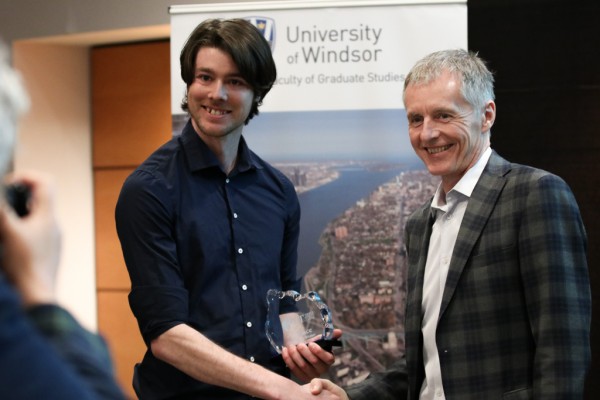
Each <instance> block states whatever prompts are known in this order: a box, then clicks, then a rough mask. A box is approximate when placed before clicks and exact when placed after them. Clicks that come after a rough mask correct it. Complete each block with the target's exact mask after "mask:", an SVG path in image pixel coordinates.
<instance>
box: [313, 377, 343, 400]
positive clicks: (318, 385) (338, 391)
mask: <svg viewBox="0 0 600 400" xmlns="http://www.w3.org/2000/svg"><path fill="white" fill-rule="evenodd" d="M304 386H305V387H308V389H309V390H310V392H311V393H312V394H313V395H314V396H322V395H329V396H334V398H335V396H337V398H339V399H340V400H349V398H348V395H347V394H346V392H345V391H344V389H342V388H341V387H339V386H338V385H336V384H335V383H333V382H331V381H330V380H327V379H313V380H312V381H310V383H309V384H306V385H304Z"/></svg>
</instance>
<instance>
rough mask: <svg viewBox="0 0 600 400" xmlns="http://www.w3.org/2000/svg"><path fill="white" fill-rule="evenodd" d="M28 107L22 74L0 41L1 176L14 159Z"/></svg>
mask: <svg viewBox="0 0 600 400" xmlns="http://www.w3.org/2000/svg"><path fill="white" fill-rule="evenodd" d="M28 108H29V97H28V96H27V93H26V91H25V88H24V86H23V84H22V81H21V75H20V74H19V73H18V72H17V71H15V70H14V69H13V68H12V67H11V66H10V63H9V53H8V49H7V48H6V46H5V45H4V44H3V43H1V42H0V178H1V177H3V176H4V174H6V172H7V170H8V167H9V164H10V162H11V160H12V155H13V150H14V146H15V137H16V134H17V123H18V119H19V117H20V116H21V115H22V114H23V113H24V112H25V111H27V109H28Z"/></svg>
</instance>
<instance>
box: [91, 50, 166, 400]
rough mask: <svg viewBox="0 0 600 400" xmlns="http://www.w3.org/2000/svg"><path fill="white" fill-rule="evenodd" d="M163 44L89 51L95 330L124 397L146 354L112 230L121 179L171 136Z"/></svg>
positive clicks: (132, 396) (132, 397) (119, 247)
mask: <svg viewBox="0 0 600 400" xmlns="http://www.w3.org/2000/svg"><path fill="white" fill-rule="evenodd" d="M169 70H170V58H169V42H168V41H158V42H146V43H135V44H121V45H114V46H109V47H99V48H93V49H92V52H91V79H92V118H93V121H92V128H93V139H92V143H93V170H94V206H95V210H94V212H95V235H96V278H97V283H96V285H97V296H98V329H99V331H100V333H101V334H102V335H103V336H104V337H105V338H106V340H107V342H108V344H109V346H110V349H111V352H112V357H113V361H114V364H115V369H116V374H117V378H118V380H119V382H120V384H121V386H122V387H123V389H124V390H125V391H126V393H127V394H128V396H129V397H130V398H131V399H135V398H136V396H135V393H134V392H133V389H132V383H131V382H132V379H133V367H134V365H135V364H136V363H138V362H140V361H141V359H142V357H143V354H144V352H145V345H144V343H143V340H142V338H141V335H140V332H139V328H138V326H137V322H136V319H135V318H134V316H133V314H132V312H131V310H130V308H129V303H128V301H127V296H128V294H129V289H130V286H131V284H130V281H129V276H128V274H127V269H126V267H125V263H124V261H123V255H122V252H121V245H120V243H119V239H118V237H117V232H116V228H115V218H114V212H115V205H116V201H117V198H118V195H119V192H120V190H121V186H122V185H123V181H124V180H125V178H126V177H127V176H128V175H129V174H130V173H131V171H132V170H133V169H134V168H135V167H136V166H138V165H139V164H140V163H141V162H142V161H143V160H144V159H145V158H146V157H148V155H149V154H150V153H151V152H152V151H154V150H155V149H156V148H158V147H159V146H160V145H162V144H163V143H165V142H166V141H168V140H169V139H170V138H171V106H170V96H171V94H170V75H169Z"/></svg>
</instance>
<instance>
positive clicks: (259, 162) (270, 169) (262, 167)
mask: <svg viewBox="0 0 600 400" xmlns="http://www.w3.org/2000/svg"><path fill="white" fill-rule="evenodd" d="M251 154H252V160H253V163H254V165H255V166H256V167H257V169H258V170H259V171H261V173H262V174H264V175H265V176H266V177H268V178H269V179H272V180H274V181H275V183H276V184H277V185H278V186H279V187H280V188H281V189H282V190H283V191H285V192H290V191H293V192H294V194H295V192H296V189H295V188H294V184H293V183H292V181H291V180H290V178H288V177H287V175H285V174H284V173H283V172H282V171H281V170H280V169H279V168H276V167H274V166H273V165H272V164H270V163H269V162H267V161H265V160H263V159H262V158H261V157H260V156H258V155H257V154H256V153H254V152H253V151H251Z"/></svg>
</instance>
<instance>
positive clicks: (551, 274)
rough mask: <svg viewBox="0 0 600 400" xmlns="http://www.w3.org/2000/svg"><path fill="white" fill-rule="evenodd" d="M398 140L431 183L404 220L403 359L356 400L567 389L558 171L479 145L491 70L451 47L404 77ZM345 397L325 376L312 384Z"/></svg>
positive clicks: (583, 346) (484, 136)
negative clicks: (404, 135) (402, 133)
mask: <svg viewBox="0 0 600 400" xmlns="http://www.w3.org/2000/svg"><path fill="white" fill-rule="evenodd" d="M404 104H405V107H406V113H407V117H408V125H409V135H410V140H411V144H412V146H413V148H414V150H415V152H416V153H417V155H418V156H419V157H420V158H421V159H422V160H423V162H424V163H425V165H426V167H427V169H428V170H429V172H430V173H432V174H433V175H438V176H441V178H442V182H441V185H440V187H439V188H438V190H437V192H436V194H435V196H434V197H433V199H432V200H431V201H430V202H428V203H427V204H425V205H423V206H422V207H421V208H420V209H418V210H417V211H416V212H415V213H414V214H413V215H412V216H411V217H410V219H409V220H408V222H407V225H406V236H405V237H406V248H407V252H408V285H407V288H408V291H407V303H406V308H407V309H406V324H405V331H406V358H405V359H402V360H400V361H399V362H398V363H397V364H396V365H395V366H394V367H392V368H390V369H389V370H388V371H385V372H383V373H378V374H372V376H371V377H369V378H368V379H367V380H365V381H364V382H363V383H362V384H359V385H357V386H354V387H350V388H348V389H347V395H349V397H350V398H351V399H353V400H363V399H373V398H377V399H397V398H406V397H407V396H408V399H444V398H445V399H460V400H469V399H473V400H475V399H477V400H479V399H499V398H505V399H508V398H514V399H517V398H518V399H544V400H546V399H581V398H582V397H583V389H584V381H585V377H586V374H587V371H588V368H589V364H590V357H591V354H590V336H589V334H590V320H591V297H590V285H589V277H588V269H587V259H586V246H587V239H586V234H585V230H584V227H583V223H582V220H581V216H580V214H579V209H578V206H577V203H576V201H575V198H574V197H573V194H572V193H571V190H570V189H569V187H568V186H567V185H566V183H565V182H564V181H563V180H562V179H560V178H559V177H557V176H555V175H552V174H550V173H548V172H546V171H542V170H539V169H535V168H531V167H527V166H523V165H518V164H512V163H509V162H508V161H506V160H504V159H503V158H501V157H500V156H499V155H498V154H497V153H495V152H494V151H493V150H492V149H491V148H490V129H491V127H492V125H493V123H494V120H495V118H496V104H495V103H494V90H493V77H492V74H491V73H490V71H489V70H488V69H487V67H486V66H485V64H484V63H483V61H482V60H481V59H480V58H478V57H477V56H476V55H475V54H472V53H469V52H467V51H463V50H449V51H441V52H436V53H433V54H430V55H428V56H426V57H425V58H424V59H422V60H421V61H419V62H417V64H416V65H415V66H414V67H413V68H412V70H411V72H410V73H409V74H408V75H407V77H406V81H405V83H404ZM312 385H313V390H314V392H315V393H319V391H320V390H321V389H322V388H325V389H327V390H331V391H332V392H334V393H336V394H338V395H340V396H341V397H342V398H346V397H344V396H346V393H344V392H343V391H342V390H341V389H340V388H339V387H337V386H335V385H333V384H332V383H330V382H328V381H314V382H313V383H312Z"/></svg>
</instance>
